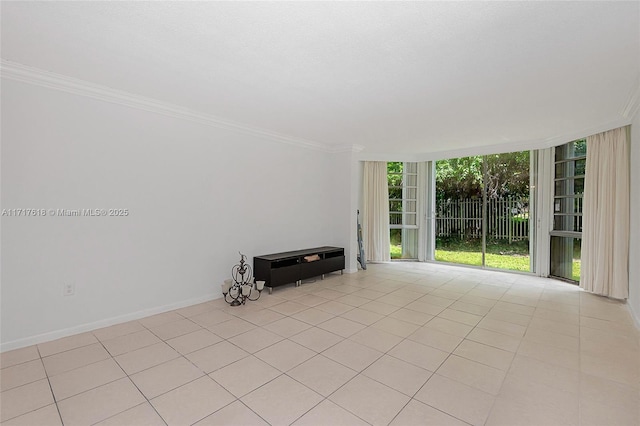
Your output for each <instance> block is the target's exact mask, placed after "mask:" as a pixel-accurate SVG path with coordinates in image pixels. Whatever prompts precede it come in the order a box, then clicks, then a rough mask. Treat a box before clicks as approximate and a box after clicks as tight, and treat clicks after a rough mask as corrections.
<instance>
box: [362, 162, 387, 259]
mask: <svg viewBox="0 0 640 426" xmlns="http://www.w3.org/2000/svg"><path fill="white" fill-rule="evenodd" d="M363 192H364V194H363V197H362V198H363V204H364V212H363V213H364V214H363V217H362V231H363V240H364V241H363V244H364V251H365V255H366V256H367V260H369V261H372V262H388V261H390V260H391V252H390V244H389V184H388V182H387V163H386V162H385V161H365V163H364V179H363Z"/></svg>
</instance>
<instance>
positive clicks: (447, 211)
mask: <svg viewBox="0 0 640 426" xmlns="http://www.w3.org/2000/svg"><path fill="white" fill-rule="evenodd" d="M530 170H531V166H530V151H520V152H512V153H505V154H494V155H486V156H474V157H463V158H455V159H449V160H442V161H438V162H436V206H435V207H436V208H435V213H436V214H435V221H436V224H435V228H436V230H435V233H436V244H435V245H436V250H435V260H438V261H442V262H451V263H458V264H465V265H475V266H486V267H490V268H497V269H507V270H515V271H531V262H530V245H531V244H530V223H532V222H531V219H532V213H533V212H532V210H531V208H530V203H529V199H530V189H531V188H530V176H529V175H530Z"/></svg>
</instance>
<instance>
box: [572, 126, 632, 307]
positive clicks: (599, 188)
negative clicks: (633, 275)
mask: <svg viewBox="0 0 640 426" xmlns="http://www.w3.org/2000/svg"><path fill="white" fill-rule="evenodd" d="M581 258H582V267H581V276H580V287H582V288H583V289H585V290H586V291H588V292H591V293H595V294H600V295H603V296H609V297H613V298H616V299H626V298H627V297H628V295H629V138H628V127H621V128H619V129H614V130H610V131H608V132H604V133H599V134H597V135H594V136H589V137H588V138H587V165H586V177H585V187H584V204H583V222H582V254H581Z"/></svg>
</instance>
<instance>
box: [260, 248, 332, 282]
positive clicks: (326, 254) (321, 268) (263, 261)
mask: <svg viewBox="0 0 640 426" xmlns="http://www.w3.org/2000/svg"><path fill="white" fill-rule="evenodd" d="M315 254H317V255H318V257H319V258H320V259H319V260H316V261H313V262H306V261H305V259H304V258H305V257H306V256H313V255H315ZM344 262H345V260H344V249H343V248H341V247H316V248H311V249H306V250H297V251H287V252H283V253H274V254H266V255H263V256H255V257H254V258H253V275H254V276H255V279H256V281H257V280H263V281H265V286H267V287H269V293H271V292H272V290H273V287H277V286H279V285H283V284H288V283H295V284H296V286H299V285H300V284H301V282H302V280H305V279H308V278H312V277H317V276H321V277H322V278H323V279H324V274H328V273H329V272H335V271H340V273H342V272H343V269H344Z"/></svg>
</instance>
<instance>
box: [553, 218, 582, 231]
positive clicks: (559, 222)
mask: <svg viewBox="0 0 640 426" xmlns="http://www.w3.org/2000/svg"><path fill="white" fill-rule="evenodd" d="M553 230H554V231H572V232H582V216H573V215H571V216H560V215H555V216H554V217H553Z"/></svg>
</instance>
